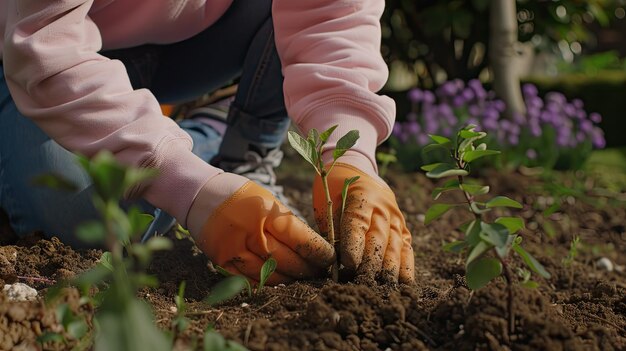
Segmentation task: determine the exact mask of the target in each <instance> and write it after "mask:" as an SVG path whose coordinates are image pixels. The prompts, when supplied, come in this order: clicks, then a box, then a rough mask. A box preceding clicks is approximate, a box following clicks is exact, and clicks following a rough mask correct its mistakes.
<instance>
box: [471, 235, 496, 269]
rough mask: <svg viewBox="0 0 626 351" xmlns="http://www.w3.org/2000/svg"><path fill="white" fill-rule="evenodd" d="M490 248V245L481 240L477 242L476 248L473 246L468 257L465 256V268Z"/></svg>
mask: <svg viewBox="0 0 626 351" xmlns="http://www.w3.org/2000/svg"><path fill="white" fill-rule="evenodd" d="M492 247H493V246H491V245H490V244H488V243H486V242H484V241H482V240H481V241H479V242H478V244H476V246H474V247H473V248H472V250H471V251H470V253H469V255H467V260H466V261H465V266H468V265H469V264H470V263H472V262H473V261H474V260H475V259H477V258H478V257H480V256H481V255H482V254H484V253H485V252H487V251H488V250H489V249H491V248H492Z"/></svg>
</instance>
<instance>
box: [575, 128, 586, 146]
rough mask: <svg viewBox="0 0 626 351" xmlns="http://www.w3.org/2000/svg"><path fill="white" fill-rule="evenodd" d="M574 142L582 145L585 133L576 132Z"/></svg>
mask: <svg viewBox="0 0 626 351" xmlns="http://www.w3.org/2000/svg"><path fill="white" fill-rule="evenodd" d="M576 141H577V142H579V143H582V142H583V141H585V133H583V132H580V131H579V132H576Z"/></svg>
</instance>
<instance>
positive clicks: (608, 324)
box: [0, 172, 626, 351]
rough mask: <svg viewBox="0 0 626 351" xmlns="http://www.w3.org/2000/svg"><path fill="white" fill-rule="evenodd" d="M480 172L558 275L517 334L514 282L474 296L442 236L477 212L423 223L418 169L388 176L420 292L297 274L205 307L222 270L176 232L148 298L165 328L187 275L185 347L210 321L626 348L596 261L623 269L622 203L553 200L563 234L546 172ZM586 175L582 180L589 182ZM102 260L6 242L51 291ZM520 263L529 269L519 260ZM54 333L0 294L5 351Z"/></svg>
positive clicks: (295, 341) (616, 302)
mask: <svg viewBox="0 0 626 351" xmlns="http://www.w3.org/2000/svg"><path fill="white" fill-rule="evenodd" d="M285 173H288V172H285ZM305 176H306V175H305ZM305 176H294V175H293V174H290V178H288V179H283V180H284V181H286V182H287V183H290V184H289V185H290V186H289V187H288V188H289V189H290V191H288V192H287V194H288V195H289V196H290V197H291V198H292V199H294V201H295V202H296V203H297V204H298V207H300V208H302V209H304V210H305V215H306V216H307V218H309V219H311V218H312V217H313V214H312V211H311V210H308V209H309V208H310V204H311V199H310V195H309V194H308V193H307V192H306V191H307V189H308V183H307V182H306V181H304V180H302V179H303V178H305ZM483 178H485V179H489V183H490V185H491V186H492V193H496V194H502V195H507V196H509V197H512V198H514V199H516V200H518V201H521V202H523V203H525V204H527V206H525V208H524V209H523V210H521V211H518V212H508V211H502V212H501V214H506V213H511V214H513V215H514V214H520V215H521V216H522V217H524V219H525V221H526V224H527V229H525V230H523V231H522V235H523V237H524V243H523V245H524V246H525V247H526V249H527V250H528V251H530V252H532V253H533V254H534V255H535V257H537V258H538V259H539V261H541V262H542V263H543V264H544V265H545V266H546V268H547V269H548V271H550V272H551V273H552V277H551V278H550V279H549V280H544V279H541V278H539V277H536V276H534V277H533V279H535V280H537V281H538V282H539V283H540V286H539V288H537V289H527V288H523V287H521V286H519V285H516V286H515V288H514V295H515V301H514V311H515V324H514V332H513V333H509V332H508V321H507V308H506V306H507V304H506V301H507V299H506V296H507V295H506V290H505V283H504V281H503V280H502V279H498V280H496V281H495V282H492V283H491V284H489V285H488V286H487V287H486V288H483V289H481V290H479V291H476V292H474V293H473V294H472V293H470V291H469V290H468V289H467V287H466V285H465V281H464V279H463V277H462V276H463V272H464V265H463V261H462V259H461V258H460V256H458V255H454V254H446V253H444V252H443V251H442V249H441V244H442V243H445V242H449V241H452V240H454V239H455V238H459V237H460V236H461V233H460V232H459V231H457V230H455V228H456V227H457V226H458V225H459V224H461V223H463V222H464V221H465V220H467V218H468V217H466V216H465V214H464V213H463V212H462V211H459V212H451V213H448V214H446V215H445V216H444V217H443V218H442V219H440V220H438V221H436V222H435V223H433V224H431V225H429V226H427V227H426V226H424V224H423V223H422V221H421V220H420V219H423V213H424V212H425V210H426V209H427V207H428V206H429V205H430V204H431V203H432V200H431V199H430V195H429V194H430V191H431V190H432V189H433V188H434V186H435V184H433V183H432V182H431V181H430V180H428V179H426V178H425V177H424V176H423V175H421V174H410V175H406V174H399V175H394V176H392V177H391V179H389V183H390V184H391V186H392V187H393V188H394V189H395V191H396V194H397V195H398V199H399V203H400V206H401V208H402V209H403V211H404V213H405V216H406V219H407V223H408V227H409V230H411V232H412V233H413V235H414V248H415V253H416V254H415V260H416V267H417V272H416V275H417V281H418V283H417V285H416V286H386V285H383V286H366V285H357V284H353V283H342V284H335V283H332V282H329V281H327V280H323V281H315V282H300V283H295V284H290V285H288V286H278V287H268V288H266V289H264V290H263V291H262V292H260V293H259V294H258V295H257V296H254V297H253V298H248V297H247V296H244V295H241V296H239V297H237V298H235V299H233V300H231V301H229V302H227V303H224V304H223V305H220V306H217V307H207V306H205V305H204V304H202V302H201V301H202V299H203V298H204V297H206V296H207V294H208V292H209V291H210V289H211V286H212V285H213V284H215V283H216V282H217V281H219V280H220V279H221V277H220V276H219V275H218V274H216V273H213V272H211V270H210V269H208V261H207V259H206V258H205V257H204V256H203V255H202V254H201V253H199V251H198V250H197V249H196V248H195V246H194V245H193V243H191V242H190V241H188V240H175V248H174V250H172V251H169V252H164V253H161V254H159V255H158V256H157V257H156V258H155V261H154V263H153V265H152V267H151V269H152V271H153V272H154V273H155V274H156V275H157V276H158V278H159V281H160V282H161V285H160V287H159V288H158V289H145V290H143V291H142V292H141V293H140V296H141V297H144V298H146V299H147V300H148V301H149V302H151V303H152V305H153V306H154V308H155V313H156V319H157V323H158V325H159V326H160V327H162V328H169V326H170V322H171V320H172V318H173V317H174V316H175V313H174V312H173V311H174V308H173V307H174V296H175V295H176V293H177V290H178V284H179V283H180V282H181V281H183V280H185V281H186V282H187V291H186V295H185V297H186V301H187V303H188V305H189V307H188V308H189V313H188V318H189V319H190V320H191V322H192V323H191V325H190V327H189V328H188V329H187V330H186V331H185V333H184V334H183V335H182V336H181V339H180V343H179V344H180V345H185V344H188V342H187V341H189V340H191V339H192V338H201V334H202V331H203V330H204V329H205V328H206V327H207V325H209V324H211V325H214V326H215V329H217V330H218V331H219V332H220V333H222V334H223V335H224V336H226V337H227V338H230V339H234V340H236V341H238V342H240V343H242V344H244V345H245V346H247V347H248V348H249V349H250V350H459V351H462V350H625V349H626V273H625V272H624V271H623V269H622V270H620V269H616V270H614V271H612V272H607V271H605V270H602V269H599V268H596V265H595V262H596V261H597V260H598V259H599V258H600V257H607V258H609V259H610V260H611V261H612V262H613V264H614V265H615V266H616V267H617V268H621V267H623V266H626V257H625V255H624V253H625V252H626V228H625V227H626V209H625V207H624V203H623V202H620V201H619V200H616V199H615V198H606V197H598V196H594V197H593V198H591V200H590V201H581V199H580V198H574V197H572V196H569V197H568V196H565V197H563V199H562V200H556V201H562V205H561V207H560V209H559V210H558V211H556V212H555V213H554V214H551V215H549V216H548V218H549V220H550V223H552V226H553V227H554V229H555V231H554V234H553V236H550V235H548V233H550V232H551V231H550V230H547V229H545V228H549V227H547V225H545V224H544V223H546V222H548V219H546V218H544V215H543V214H542V213H543V212H544V211H545V210H546V209H547V208H549V206H550V202H551V201H553V200H554V199H553V200H551V197H550V195H548V194H546V193H545V191H543V190H541V188H540V186H541V184H542V182H541V180H540V179H539V178H538V177H533V176H523V175H521V174H518V173H512V174H505V175H501V174H495V173H494V174H489V175H486V176H485V177H483ZM572 179H573V178H572ZM572 179H570V178H568V179H565V180H564V181H565V182H568V181H573V180H572ZM589 182H592V181H591V180H587V183H585V184H586V186H587V187H588V188H590V189H591V188H593V184H588V183H589ZM565 185H566V186H569V185H568V183H565ZM537 187H539V188H537ZM537 189H539V190H537ZM622 195H623V194H622ZM590 202H593V203H594V204H590ZM2 236H4V234H3V233H0V237H2ZM574 236H580V238H581V241H582V245H581V249H580V252H579V255H578V257H577V258H576V260H575V261H574V263H573V264H572V265H571V267H565V266H564V265H563V264H562V259H563V258H564V257H565V256H566V255H567V251H568V248H569V244H570V242H571V239H572V238H573V237H574ZM15 253H17V256H15ZM99 254H100V253H99V252H98V251H95V250H90V251H75V250H72V249H71V248H68V247H66V246H64V245H63V244H61V243H60V242H58V241H57V240H55V239H53V240H51V241H50V240H42V239H40V238H38V237H36V236H33V237H29V238H28V239H24V240H21V241H19V242H17V243H15V244H14V245H12V246H4V247H0V279H4V280H6V281H15V280H18V281H21V282H24V283H27V284H29V285H31V286H33V287H35V288H36V289H38V290H42V294H43V290H45V289H46V288H47V287H49V286H50V283H51V282H50V281H52V280H59V279H63V278H68V277H71V276H73V275H75V274H76V273H79V272H81V271H83V270H85V269H87V268H89V267H90V266H92V265H93V264H94V262H95V260H97V259H98V257H99ZM512 266H513V267H521V266H520V263H519V262H518V261H513V262H512ZM18 276H19V278H18ZM63 299H64V300H62V301H70V302H71V303H70V305H71V306H72V308H73V309H74V310H75V311H78V310H80V309H81V307H79V306H78V304H77V302H76V301H77V299H78V295H77V294H76V292H75V291H71V290H70V291H68V292H67V293H66V294H65V295H64V297H63ZM81 313H87V314H89V313H92V312H91V311H85V310H84V309H83V310H82V312H81ZM55 328H56V329H55ZM58 328H59V326H58V323H56V322H55V319H54V314H53V312H51V309H50V308H46V307H45V306H44V304H43V303H42V302H41V301H37V302H21V303H10V302H7V301H6V299H5V298H4V297H3V295H2V294H1V293H0V350H9V349H11V348H14V347H16V345H22V346H27V345H34V344H35V338H36V336H37V335H40V334H41V333H42V331H45V330H58ZM72 343H73V341H71V340H70V344H69V346H71V345H73V344H72ZM53 346H54V345H52V344H47V347H46V348H48V347H53ZM69 346H66V347H69ZM56 347H57V348H59V347H60V348H61V349H62V348H63V347H61V346H59V345H56ZM23 349H28V348H27V347H24V348H23Z"/></svg>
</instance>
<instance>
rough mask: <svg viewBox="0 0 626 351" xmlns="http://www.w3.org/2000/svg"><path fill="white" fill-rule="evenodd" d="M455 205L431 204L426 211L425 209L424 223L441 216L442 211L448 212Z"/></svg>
mask: <svg viewBox="0 0 626 351" xmlns="http://www.w3.org/2000/svg"><path fill="white" fill-rule="evenodd" d="M454 206H455V205H451V204H434V205H432V206H431V207H430V208H429V209H428V211H426V218H425V219H424V224H425V225H428V224H429V223H430V222H432V221H433V220H435V219H437V218H439V217H441V216H443V214H444V213H446V212H448V210H450V209H451V208H452V207H454Z"/></svg>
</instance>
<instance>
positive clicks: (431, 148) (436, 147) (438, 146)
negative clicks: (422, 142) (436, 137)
mask: <svg viewBox="0 0 626 351" xmlns="http://www.w3.org/2000/svg"><path fill="white" fill-rule="evenodd" d="M451 146H452V144H428V145H426V146H424V147H423V148H422V154H427V153H429V152H433V151H435V150H448V149H449V147H451Z"/></svg>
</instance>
